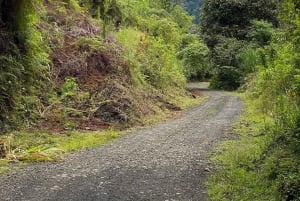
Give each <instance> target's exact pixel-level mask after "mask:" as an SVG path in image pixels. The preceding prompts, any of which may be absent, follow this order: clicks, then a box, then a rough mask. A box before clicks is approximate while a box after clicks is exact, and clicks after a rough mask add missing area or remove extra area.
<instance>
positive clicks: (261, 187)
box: [207, 98, 278, 201]
mask: <svg viewBox="0 0 300 201" xmlns="http://www.w3.org/2000/svg"><path fill="white" fill-rule="evenodd" d="M244 99H245V98H244ZM245 102H246V106H247V110H246V111H245V113H244V114H243V115H242V116H241V117H240V119H239V120H238V122H237V123H236V124H235V133H236V134H238V135H239V140H235V141H234V140H232V141H227V142H225V143H224V144H222V145H220V146H219V147H218V148H217V150H216V151H215V153H213V155H212V158H211V160H212V161H213V162H214V164H216V169H217V170H216V172H215V173H213V174H212V176H210V178H209V180H208V182H207V187H208V193H209V197H210V200H212V201H229V200H236V201H248V200H249V201H250V200H251V201H263V200H266V201H267V200H268V201H269V200H276V197H278V195H277V181H276V180H273V179H270V178H269V172H268V171H269V170H268V167H267V166H269V167H272V164H267V163H266V158H269V156H268V150H269V147H270V144H271V142H272V138H271V137H270V136H269V135H268V134H267V133H268V131H269V128H270V127H272V123H273V122H272V119H269V118H267V117H266V116H265V115H263V114H262V113H260V112H259V111H258V110H257V109H256V108H255V104H253V102H247V100H246V101H245Z"/></svg>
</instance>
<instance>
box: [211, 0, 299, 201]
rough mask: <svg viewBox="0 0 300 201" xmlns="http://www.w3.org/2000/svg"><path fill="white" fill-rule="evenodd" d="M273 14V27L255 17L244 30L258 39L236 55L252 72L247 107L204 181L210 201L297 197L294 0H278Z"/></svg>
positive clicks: (296, 10)
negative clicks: (236, 136)
mask: <svg viewBox="0 0 300 201" xmlns="http://www.w3.org/2000/svg"><path fill="white" fill-rule="evenodd" d="M278 19H279V28H278V29H276V30H274V29H273V28H272V27H271V26H270V25H268V24H266V23H262V22H260V21H254V22H253V25H254V27H256V28H252V29H250V31H249V32H248V33H247V35H248V36H250V37H252V38H254V39H255V41H256V44H257V45H256V46H251V48H250V47H249V46H248V48H247V50H246V51H244V53H242V54H240V59H241V60H242V61H243V63H242V64H243V66H244V68H246V69H248V70H250V71H251V72H252V74H251V76H249V78H248V82H247V86H245V88H246V89H247V91H246V95H247V102H248V110H249V112H248V114H247V117H246V118H245V119H244V120H243V121H242V122H241V125H240V126H238V130H237V132H238V133H241V134H242V139H241V140H240V141H236V142H230V144H227V145H225V146H224V150H223V151H224V152H223V153H222V154H220V155H219V156H217V157H216V161H217V163H218V164H222V165H221V166H220V169H219V171H218V172H217V173H216V175H214V176H213V177H211V180H210V182H209V188H210V194H211V197H212V200H218V201H220V200H249V201H250V200H251V201H252V200H257V201H260V200H278V201H281V200H282V201H283V200H291V201H298V200H300V194H299V192H300V149H299V147H300V135H299V128H300V125H299V119H300V109H299V108H300V102H299V100H300V99H299V97H300V93H299V92H300V90H299V88H300V79H299V77H300V71H299V69H300V62H299V53H300V49H299V47H300V46H299V45H300V43H299V41H300V40H299V38H300V31H299V30H300V5H299V1H297V0H285V1H282V5H281V9H280V12H279V17H278ZM259 27H260V28H259ZM272 32H273V34H271V33H272ZM272 35H273V37H272ZM269 38H272V39H271V40H269ZM267 41H269V42H267ZM262 46H263V47H262ZM234 157H235V158H238V160H233V158H234ZM224 181H226V183H224ZM241 185H242V186H241Z"/></svg>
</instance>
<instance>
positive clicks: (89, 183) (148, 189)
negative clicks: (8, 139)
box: [0, 83, 242, 201]
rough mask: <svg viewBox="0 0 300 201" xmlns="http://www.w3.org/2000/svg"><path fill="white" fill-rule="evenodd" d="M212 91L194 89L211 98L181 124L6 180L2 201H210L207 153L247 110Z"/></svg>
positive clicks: (158, 128)
mask: <svg viewBox="0 0 300 201" xmlns="http://www.w3.org/2000/svg"><path fill="white" fill-rule="evenodd" d="M207 86H208V84H207V83H194V84H190V85H189V88H194V89H195V88H199V89H203V93H204V94H206V95H207V96H209V97H208V98H207V99H206V100H205V101H204V102H203V103H202V104H201V105H198V106H196V107H194V108H191V109H189V110H188V111H186V112H184V114H183V115H182V117H180V118H178V119H175V120H169V121H166V122H163V123H160V124H157V125H154V126H152V127H149V128H143V129H140V130H138V131H133V132H132V133H130V134H128V135H125V136H123V137H121V138H119V139H117V140H115V141H113V142H111V143H109V144H106V145H104V146H101V147H99V148H96V149H89V150H84V151H79V152H76V153H72V154H69V155H68V158H67V159H66V160H65V161H63V162H57V163H45V164H36V165H31V166H28V167H26V168H24V169H22V170H19V171H15V172H11V173H9V174H8V175H3V176H1V177H0V180H1V184H0V200H3V201H4V200H5V201H6V200H11V201H19V200H20V201H21V200H28V201H46V200H49V201H146V200H149V201H205V200H206V197H207V196H206V189H205V181H206V178H207V175H208V174H209V165H208V163H207V157H206V156H207V153H208V152H209V151H211V150H212V149H213V148H214V147H215V146H216V145H217V144H218V143H220V142H221V141H223V140H225V139H227V138H228V136H229V135H230V134H228V131H229V130H230V128H231V124H232V122H233V120H234V118H235V117H236V116H237V115H238V114H239V112H240V111H241V108H242V103H241V100H240V99H239V98H238V97H236V96H234V95H230V94H227V93H223V92H218V91H209V90H205V88H206V87H207Z"/></svg>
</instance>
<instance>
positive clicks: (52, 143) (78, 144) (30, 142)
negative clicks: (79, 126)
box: [0, 129, 121, 174]
mask: <svg viewBox="0 0 300 201" xmlns="http://www.w3.org/2000/svg"><path fill="white" fill-rule="evenodd" d="M120 135H121V133H120V132H119V131H115V130H113V129H109V130H107V131H97V132H86V133H83V132H77V131H70V132H68V133H60V134H58V133H51V134H50V133H46V132H41V131H39V132H38V131H36V132H32V133H28V132H22V131H19V132H13V133H11V134H10V135H9V136H7V140H6V144H5V146H6V149H7V152H8V153H7V156H6V159H2V160H0V174H1V173H4V172H6V171H8V170H9V165H10V163H12V162H25V163H28V162H47V161H59V160H62V159H63V158H64V154H65V153H66V152H69V151H74V150H80V149H85V148H91V147H97V146H99V145H102V144H105V143H107V142H109V141H111V140H113V139H115V138H117V137H119V136H120Z"/></svg>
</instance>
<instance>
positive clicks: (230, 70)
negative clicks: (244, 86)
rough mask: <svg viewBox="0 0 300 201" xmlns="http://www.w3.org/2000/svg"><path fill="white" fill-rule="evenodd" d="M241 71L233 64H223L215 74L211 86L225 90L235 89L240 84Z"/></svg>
mask: <svg viewBox="0 0 300 201" xmlns="http://www.w3.org/2000/svg"><path fill="white" fill-rule="evenodd" d="M240 78H241V73H240V72H239V71H238V69H236V68H235V67H232V66H222V67H220V68H218V69H217V70H216V72H215V74H214V75H213V78H212V81H211V87H212V88H217V89H224V90H235V89H237V88H238V87H239V86H240V82H241V81H240Z"/></svg>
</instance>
